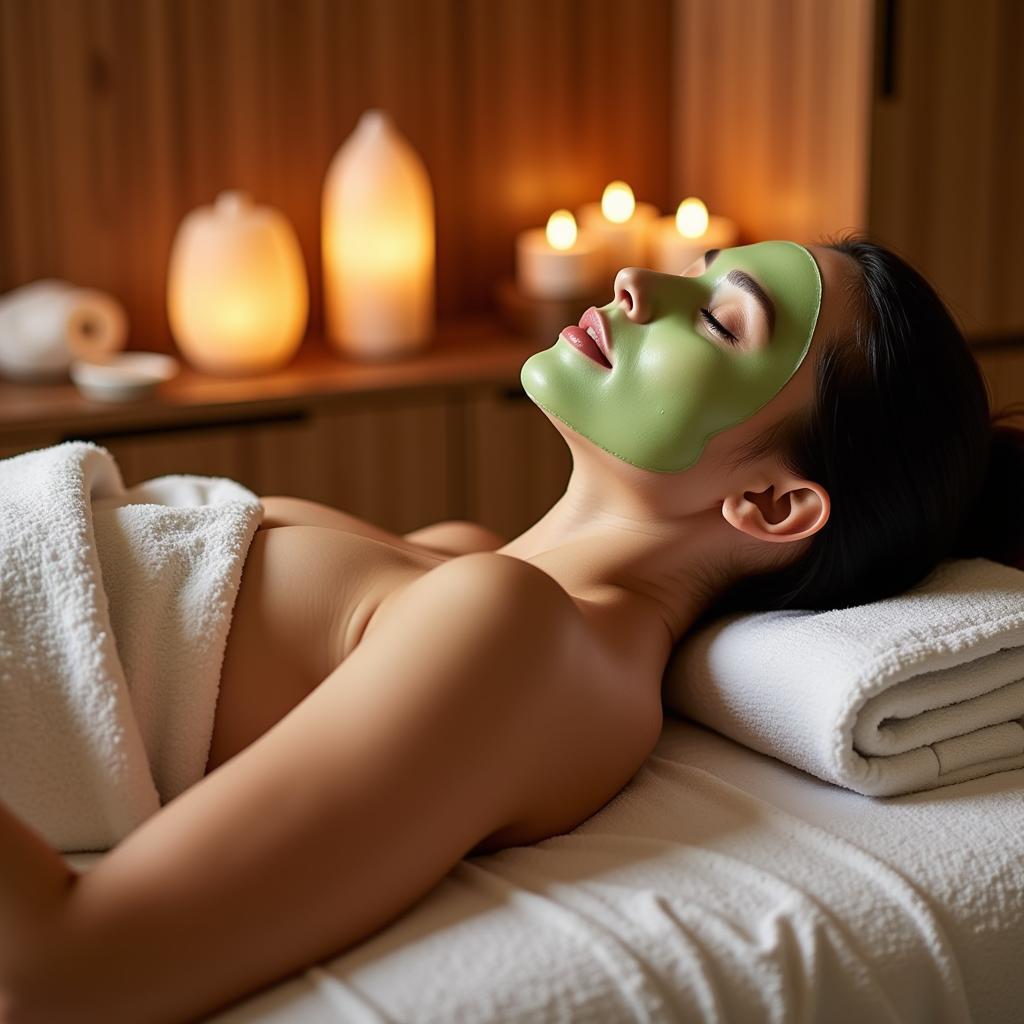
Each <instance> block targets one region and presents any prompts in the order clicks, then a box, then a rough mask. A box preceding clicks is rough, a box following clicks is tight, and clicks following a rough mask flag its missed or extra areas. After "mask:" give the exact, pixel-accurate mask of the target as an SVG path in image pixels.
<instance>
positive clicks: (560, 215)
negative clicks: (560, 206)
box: [545, 210, 576, 249]
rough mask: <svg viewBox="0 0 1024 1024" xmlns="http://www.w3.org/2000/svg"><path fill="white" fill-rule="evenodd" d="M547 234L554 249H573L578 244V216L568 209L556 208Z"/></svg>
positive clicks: (549, 218) (549, 219)
mask: <svg viewBox="0 0 1024 1024" xmlns="http://www.w3.org/2000/svg"><path fill="white" fill-rule="evenodd" d="M545 234H546V235H547V239H548V245H550V246H551V248H552V249H571V248H572V247H573V246H574V245H575V244H576V218H575V217H574V216H573V215H572V214H571V213H570V212H569V211H568V210H555V212H554V213H553V214H551V216H550V217H548V226H547V228H546V229H545Z"/></svg>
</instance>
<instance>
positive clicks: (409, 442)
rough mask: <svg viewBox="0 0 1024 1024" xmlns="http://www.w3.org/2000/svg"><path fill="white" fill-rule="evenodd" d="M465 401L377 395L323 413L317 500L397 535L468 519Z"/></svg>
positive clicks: (315, 461) (314, 464)
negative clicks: (463, 430)
mask: <svg viewBox="0 0 1024 1024" xmlns="http://www.w3.org/2000/svg"><path fill="white" fill-rule="evenodd" d="M459 409H460V402H459V400H458V399H456V398H449V397H447V396H446V395H443V394H442V395H441V396H440V397H434V398H417V399H412V398H408V397H407V398H401V397H398V396H396V397H394V398H386V397H380V398H374V399H372V400H367V401H366V402H363V403H359V404H356V403H353V404H351V405H346V406H345V407H344V408H338V409H332V410H330V411H324V412H322V413H319V414H318V415H317V422H316V427H315V438H316V440H315V454H313V455H312V456H311V457H310V459H309V463H308V465H309V472H310V473H311V474H312V476H311V478H310V480H311V484H312V485H313V486H314V487H315V491H316V493H317V494H319V495H321V497H320V498H319V499H318V500H320V501H323V502H325V503H326V504H329V505H332V506H334V507H335V508H340V509H342V510H343V511H345V512H349V513H351V514H352V515H356V516H359V517H360V518H361V519H366V520H368V521H369V522H371V523H374V524H375V525H377V526H382V527H384V529H386V530H391V531H392V532H393V533H409V532H411V531H412V530H416V529H419V528H420V527H421V526H426V525H428V524H429V523H435V522H439V521H440V520H443V519H460V518H463V517H465V515H466V510H465V501H464V497H463V494H464V485H463V479H462V453H461V451H460V447H459V433H460V415H459Z"/></svg>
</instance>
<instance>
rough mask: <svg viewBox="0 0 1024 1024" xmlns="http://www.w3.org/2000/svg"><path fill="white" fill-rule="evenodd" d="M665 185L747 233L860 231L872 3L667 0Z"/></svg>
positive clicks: (807, 237)
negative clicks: (670, 13) (670, 9)
mask: <svg viewBox="0 0 1024 1024" xmlns="http://www.w3.org/2000/svg"><path fill="white" fill-rule="evenodd" d="M674 12H675V48H674V56H675V61H674V65H673V66H674V98H675V101H676V106H675V122H674V126H673V139H674V147H673V157H674V165H673V186H674V191H675V196H676V201H677V202H678V200H679V199H682V198H683V197H684V196H687V195H698V196H700V197H701V198H702V199H704V201H705V202H706V203H707V204H708V206H709V207H710V208H711V210H712V211H713V212H716V211H717V212H719V213H724V214H727V215H728V216H730V217H732V218H734V219H735V220H736V221H737V222H738V223H739V227H740V230H741V232H742V234H743V235H744V236H745V237H746V238H747V239H749V240H751V241H756V240H760V239H767V238H792V239H795V240H798V241H805V242H806V241H813V240H816V239H817V238H818V237H819V236H820V235H823V234H831V233H835V232H838V231H841V230H844V229H851V228H852V229H857V228H863V227H864V226H865V223H866V210H865V198H864V197H865V190H866V178H865V173H866V166H867V155H868V143H869V125H870V122H869V104H870V81H871V39H872V22H873V7H872V3H871V0H842V2H841V3H822V2H820V0H716V2H714V3H712V2H710V0H676V2H675V6H674Z"/></svg>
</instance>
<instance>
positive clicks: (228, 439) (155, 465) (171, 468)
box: [87, 427, 248, 487]
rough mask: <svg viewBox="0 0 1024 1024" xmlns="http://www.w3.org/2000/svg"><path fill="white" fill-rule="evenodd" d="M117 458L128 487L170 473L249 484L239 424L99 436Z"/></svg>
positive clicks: (100, 441) (243, 435) (95, 439)
mask: <svg viewBox="0 0 1024 1024" xmlns="http://www.w3.org/2000/svg"><path fill="white" fill-rule="evenodd" d="M87 439H88V440H91V441H95V442H96V444H100V445H103V447H105V448H107V449H108V450H109V451H110V453H111V455H113V456H114V458H115V459H116V460H117V464H118V466H120V468H121V475H122V477H123V479H124V482H125V486H126V487H131V486H133V485H134V484H137V483H139V482H141V481H143V480H149V479H151V478H152V477H156V476H165V475H167V474H170V473H195V474H198V475H200V476H226V477H229V478H231V479H234V480H238V482H239V483H242V484H246V486H248V481H247V480H245V479H244V475H245V474H244V471H243V467H244V465H245V460H244V447H245V432H244V430H241V429H239V428H238V427H210V428H205V429H200V428H196V429H187V430H186V429H182V430H169V431H166V432H159V433H152V434H138V435H134V436H133V435H121V434H117V435H109V436H108V435H102V434H99V435H95V436H90V437H88V438H87Z"/></svg>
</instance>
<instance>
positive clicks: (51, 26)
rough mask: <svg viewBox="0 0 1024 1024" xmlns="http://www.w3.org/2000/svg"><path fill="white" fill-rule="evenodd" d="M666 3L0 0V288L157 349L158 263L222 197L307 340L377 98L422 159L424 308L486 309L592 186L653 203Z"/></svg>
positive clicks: (665, 100) (666, 93)
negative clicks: (104, 299)
mask: <svg viewBox="0 0 1024 1024" xmlns="http://www.w3.org/2000/svg"><path fill="white" fill-rule="evenodd" d="M670 15H671V0H639V2H636V3H633V4H631V5H630V6H629V9H628V14H624V13H623V8H622V5H621V4H620V3H616V2H615V0H554V2H551V0H0V175H2V177H0V292H4V291H7V290H10V289H12V288H14V287H16V286H18V285H20V284H25V283H27V282H29V281H32V280H36V279H39V278H41V277H60V278H65V279H68V280H72V281H75V282H77V283H80V284H83V285H89V286H92V287H97V288H101V289H104V290H107V291H110V292H112V293H113V294H115V295H116V296H118V297H119V298H120V299H121V300H122V301H123V302H124V303H125V305H126V306H127V309H128V313H129V317H130V321H131V340H130V346H131V347H135V348H145V349H156V350H168V351H169V350H171V348H172V343H171V338H170V334H169V328H168V325H167V322H166V311H165V287H166V271H167V260H168V255H169V252H170V248H171V243H172V241H173V237H174V233H175V230H176V229H177V226H178V224H179V223H180V221H181V219H182V218H183V217H184V215H185V214H186V213H187V212H188V211H189V210H191V209H193V208H194V207H196V206H199V205H201V204H206V203H209V202H211V201H212V200H213V199H214V197H215V196H216V194H217V192H219V191H220V190H222V189H225V188H241V189H245V190H248V191H249V192H251V193H252V194H253V196H254V197H255V198H256V199H257V201H260V202H264V203H269V204H271V205H273V206H276V207H277V208H279V209H280V210H282V211H283V212H284V213H285V215H286V216H287V217H288V218H289V219H290V220H291V222H292V224H293V225H294V226H295V228H296V231H297V233H298V236H299V240H300V244H301V247H302V251H303V256H304V259H305V263H306V267H307V271H308V273H309V277H310V288H311V316H310V322H309V328H308V331H309V334H310V335H311V336H317V335H320V334H321V333H322V327H323V324H322V302H321V281H320V239H319V225H320V201H321V189H322V184H323V179H324V175H325V173H326V170H327V166H328V164H329V162H330V159H331V157H332V156H333V155H334V153H335V152H336V150H337V148H338V146H339V145H340V144H341V143H342V141H343V140H344V139H345V137H346V136H347V135H348V134H349V132H350V131H351V130H352V128H353V127H354V126H355V123H356V120H357V119H358V117H359V115H360V113H361V112H362V111H363V110H365V109H367V108H368V107H373V106H380V107H383V108H385V109H387V110H388V111H389V112H390V113H391V115H392V116H393V117H394V119H395V121H396V123H397V124H398V126H399V128H400V129H401V130H402V131H403V132H404V133H405V135H406V136H407V137H408V138H409V140H410V142H411V143H412V144H413V146H415V147H416V149H417V150H418V151H419V152H420V154H421V155H422V157H423V159H424V161H425V163H426V165H427V168H428V171H429V173H430V176H431V180H432V182H433V186H434V191H435V205H436V214H437V245H438V263H437V278H438V313H439V315H440V316H442V317H447V316H451V315H453V314H455V313H463V312H469V311H477V310H485V309H490V308H492V307H493V289H494V285H495V282H496V281H497V280H498V279H499V277H500V276H501V275H503V274H506V273H508V272H509V271H510V270H511V268H512V258H513V240H514V237H515V235H516V233H517V232H518V231H519V230H521V229H523V228H525V227H529V226H532V225H535V224H538V223H542V222H543V220H544V219H545V218H546V216H547V214H548V213H550V211H551V209H553V208H554V207H555V206H560V205H566V206H575V205H578V204H579V203H581V202H583V201H584V200H589V199H593V198H595V197H596V196H597V195H599V193H600V190H601V188H602V187H603V186H604V185H605V184H606V183H607V181H608V180H610V179H611V178H613V177H625V178H627V179H628V180H630V181H631V182H632V183H633V185H634V187H635V189H636V191H637V194H638V195H639V196H640V197H641V198H644V199H649V200H652V201H654V202H657V203H667V202H668V201H669V199H670V195H669V181H668V162H669V161H668V152H669V138H668V133H667V130H666V126H667V123H668V109H669V104H670V101H671V92H670V88H669V86H670V76H669V63H670V58H671V47H670V34H669V31H668V28H669V24H670Z"/></svg>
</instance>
